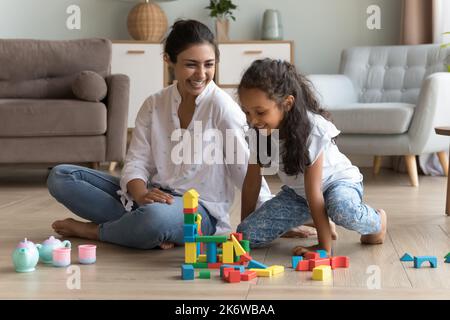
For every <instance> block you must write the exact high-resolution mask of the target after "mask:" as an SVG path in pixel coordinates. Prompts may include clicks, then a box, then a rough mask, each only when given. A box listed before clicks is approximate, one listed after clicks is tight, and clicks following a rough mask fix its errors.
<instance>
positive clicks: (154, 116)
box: [118, 81, 272, 234]
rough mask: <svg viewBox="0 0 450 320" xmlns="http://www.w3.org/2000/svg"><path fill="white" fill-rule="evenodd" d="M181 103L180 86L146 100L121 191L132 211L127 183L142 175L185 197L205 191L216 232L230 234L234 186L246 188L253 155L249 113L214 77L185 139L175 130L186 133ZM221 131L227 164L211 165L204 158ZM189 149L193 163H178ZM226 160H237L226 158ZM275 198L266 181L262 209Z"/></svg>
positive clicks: (211, 151)
mask: <svg viewBox="0 0 450 320" xmlns="http://www.w3.org/2000/svg"><path fill="white" fill-rule="evenodd" d="M180 103H181V96H180V94H179V92H178V89H177V85H176V84H174V85H171V86H169V87H167V88H165V89H163V90H161V91H160V92H158V93H156V94H154V95H152V96H150V97H149V98H148V99H147V100H145V102H144V104H143V105H142V107H141V109H140V111H139V113H138V115H137V118H136V126H135V128H134V131H133V138H132V140H131V143H130V147H129V149H128V153H127V156H126V158H125V165H124V168H123V170H122V176H121V180H120V186H121V190H119V191H118V194H119V195H121V201H122V203H123V205H124V207H125V209H126V210H127V211H130V210H131V207H132V205H133V198H132V196H131V194H129V193H128V190H127V183H128V182H129V181H131V180H133V179H141V180H143V181H145V182H146V183H147V184H150V183H151V185H153V186H158V187H161V188H163V189H166V190H171V191H173V192H176V193H178V194H180V195H182V194H183V193H184V192H186V191H187V190H189V189H191V188H194V189H196V190H197V192H198V193H199V194H200V198H199V202H200V203H201V204H202V205H203V206H205V207H206V208H207V209H208V211H209V213H210V214H211V215H212V216H214V217H215V218H216V219H217V225H216V234H222V233H227V232H230V231H231V225H230V215H229V210H230V207H231V205H232V203H233V200H234V194H235V192H234V191H235V187H237V188H238V189H242V184H243V182H244V178H245V175H246V172H247V163H248V159H249V154H250V152H249V148H248V144H247V142H246V140H245V134H244V128H245V125H246V118H245V114H244V113H243V112H242V110H241V108H240V107H239V106H238V105H237V104H236V102H235V101H234V100H233V99H232V98H231V97H230V96H229V95H228V94H227V93H226V92H225V91H223V90H222V89H220V88H219V87H217V85H216V84H215V83H214V82H213V81H211V82H210V83H209V84H208V85H207V86H206V88H205V89H204V90H203V92H202V93H201V94H200V95H199V96H198V97H197V98H196V100H195V104H196V107H195V111H194V115H193V117H192V121H191V123H190V124H189V126H188V128H187V129H186V130H187V131H189V133H190V134H189V135H184V136H183V138H182V137H181V136H180V135H179V134H175V135H173V133H174V132H183V134H185V133H186V130H184V129H181V127H180V119H179V117H178V107H179V105H180ZM196 127H197V128H196ZM196 129H199V130H196ZM199 134H200V143H196V142H198V141H199V140H198V139H197V140H195V141H194V139H195V138H196V137H195V136H196V135H199ZM216 134H218V135H221V136H222V138H223V141H222V142H223V157H224V159H223V164H220V163H219V164H217V163H216V162H215V163H212V161H210V160H211V159H209V160H208V159H206V158H205V157H204V155H206V156H209V155H215V150H214V149H215V145H214V143H215V142H218V141H219V140H220V137H216ZM201 135H203V137H202V136H201ZM184 137H186V139H185V138H184ZM202 138H203V139H202ZM225 140H227V141H231V142H232V144H233V145H234V148H230V149H228V148H227V147H226V141H225ZM181 141H183V143H180V142H181ZM182 145H184V146H186V147H188V146H189V145H190V146H191V148H190V150H189V148H185V149H183V150H181V149H180V147H181V146H182ZM185 151H186V152H185ZM185 153H186V154H188V153H190V154H188V157H189V158H190V160H191V161H184V160H183V162H181V163H178V162H179V160H181V159H180V157H182V156H184V155H185ZM202 153H203V154H202ZM233 153H234V154H233ZM225 158H226V159H234V160H235V161H234V162H233V161H229V162H227V161H226V159H225ZM174 160H175V161H174ZM208 161H209V162H208ZM211 163H212V164H211ZM271 198H272V195H271V193H270V190H269V187H268V185H267V183H266V181H265V180H264V179H263V181H262V186H261V191H260V194H259V198H258V204H257V207H259V206H260V205H261V204H262V203H263V202H264V201H267V200H269V199H271ZM180 214H183V212H180Z"/></svg>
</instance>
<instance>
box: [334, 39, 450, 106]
mask: <svg viewBox="0 0 450 320" xmlns="http://www.w3.org/2000/svg"><path fill="white" fill-rule="evenodd" d="M447 64H450V49H449V48H445V49H442V48H440V46H439V45H437V44H428V45H417V46H377V47H354V48H350V49H347V50H344V51H343V53H342V56H341V64H340V73H341V74H345V75H346V76H347V77H349V78H350V80H351V81H352V83H353V86H354V89H355V91H356V95H357V100H358V102H360V103H380V102H402V103H411V104H417V101H418V98H419V93H420V88H421V86H422V83H423V80H424V79H425V78H426V77H427V76H429V75H430V74H432V73H435V72H444V71H447V66H446V65H447Z"/></svg>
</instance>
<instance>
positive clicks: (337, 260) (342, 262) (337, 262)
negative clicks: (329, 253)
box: [331, 256, 350, 269]
mask: <svg viewBox="0 0 450 320" xmlns="http://www.w3.org/2000/svg"><path fill="white" fill-rule="evenodd" d="M349 265H350V259H349V257H346V256H338V257H331V269H336V268H348V267H349Z"/></svg>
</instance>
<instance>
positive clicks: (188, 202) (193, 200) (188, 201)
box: [183, 189, 199, 209]
mask: <svg viewBox="0 0 450 320" xmlns="http://www.w3.org/2000/svg"><path fill="white" fill-rule="evenodd" d="M198 197H199V194H198V192H197V191H196V190H195V189H189V190H188V191H186V192H185V193H184V194H183V208H184V209H194V208H197V207H198Z"/></svg>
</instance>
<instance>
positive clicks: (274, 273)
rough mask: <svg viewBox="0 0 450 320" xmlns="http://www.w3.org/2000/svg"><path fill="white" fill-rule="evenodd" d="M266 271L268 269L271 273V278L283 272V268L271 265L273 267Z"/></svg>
mask: <svg viewBox="0 0 450 320" xmlns="http://www.w3.org/2000/svg"><path fill="white" fill-rule="evenodd" d="M267 269H270V270H271V271H272V275H273V276H274V275H276V274H279V273H283V272H284V266H279V265H273V266H270V267H268V268H267Z"/></svg>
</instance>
